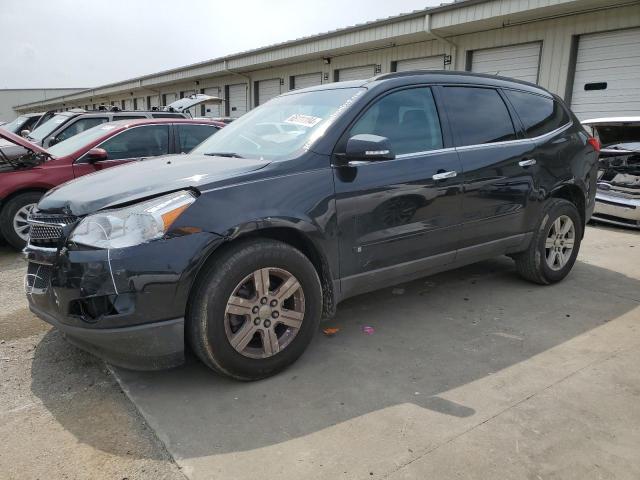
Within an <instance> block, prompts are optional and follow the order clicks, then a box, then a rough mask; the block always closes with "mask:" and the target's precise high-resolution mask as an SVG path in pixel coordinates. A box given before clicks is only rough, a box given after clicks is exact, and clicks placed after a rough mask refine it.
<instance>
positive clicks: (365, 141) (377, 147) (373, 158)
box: [344, 133, 396, 162]
mask: <svg viewBox="0 0 640 480" xmlns="http://www.w3.org/2000/svg"><path fill="white" fill-rule="evenodd" d="M344 157H345V159H346V160H348V161H351V160H360V161H365V162H377V161H381V160H393V159H394V158H396V155H395V154H394V153H393V152H392V151H391V142H390V141H389V139H388V138H386V137H381V136H379V135H370V134H366V133H361V134H359V135H354V136H353V137H351V138H350V139H349V140H347V148H346V151H345V153H344Z"/></svg>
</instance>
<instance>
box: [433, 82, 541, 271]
mask: <svg viewBox="0 0 640 480" xmlns="http://www.w3.org/2000/svg"><path fill="white" fill-rule="evenodd" d="M442 93H443V98H444V102H445V104H446V105H447V114H448V116H449V121H450V124H451V130H452V132H453V135H454V138H455V142H456V149H457V151H458V154H459V156H460V161H461V162H462V170H463V172H464V200H463V212H464V213H463V221H464V224H463V226H462V229H461V238H460V251H459V252H458V253H459V255H458V258H457V260H459V261H464V258H462V257H464V255H465V253H466V254H468V255H470V256H471V257H474V256H477V254H478V250H477V249H478V248H482V246H483V245H484V246H485V247H486V248H488V249H489V250H492V249H493V248H494V247H495V249H496V250H497V251H500V250H504V249H505V248H506V249H508V248H509V242H512V243H513V244H514V245H517V244H518V242H519V241H521V240H522V239H521V238H520V236H521V235H522V234H524V233H525V232H526V231H527V226H526V223H525V222H526V216H525V207H526V206H527V203H528V202H529V201H530V196H531V192H532V190H533V184H534V178H533V176H534V172H536V171H537V169H536V168H535V158H534V157H535V144H534V143H533V142H532V141H530V140H526V139H524V138H522V136H521V133H520V130H521V129H520V128H519V127H518V128H515V127H514V123H515V125H519V124H518V123H517V119H516V118H515V117H514V118H513V119H512V117H511V114H510V112H509V109H508V107H507V104H506V102H505V101H504V99H503V97H502V96H501V95H500V93H499V92H498V90H496V89H493V88H482V87H466V86H452V87H442ZM470 106H473V110H472V111H470V109H469V108H470ZM516 131H518V133H516Z"/></svg>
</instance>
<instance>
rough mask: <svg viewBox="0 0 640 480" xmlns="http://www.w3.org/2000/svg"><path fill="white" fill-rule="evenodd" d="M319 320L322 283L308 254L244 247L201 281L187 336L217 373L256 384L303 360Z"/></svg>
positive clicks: (275, 246)
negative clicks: (255, 381) (300, 358)
mask: <svg viewBox="0 0 640 480" xmlns="http://www.w3.org/2000/svg"><path fill="white" fill-rule="evenodd" d="M321 314H322V288H321V285H320V279H319V278H318V274H317V272H316V270H315V268H314V266H313V264H312V263H311V262H310V261H309V259H308V258H307V257H306V256H305V255H304V254H302V253H301V252H300V251H298V250H296V249H295V248H293V247H291V246H289V245H287V244H286V243H283V242H279V241H275V240H268V239H255V240H248V241H240V242H239V243H238V244H236V245H231V246H230V247H229V248H227V249H226V250H225V251H223V252H222V253H221V254H220V255H218V256H216V257H214V258H213V259H212V260H211V261H209V262H208V263H207V265H205V267H204V269H203V271H202V272H201V274H200V275H199V278H198V280H197V282H196V284H195V285H194V289H193V293H192V296H191V301H190V306H189V309H188V312H187V327H186V328H187V336H188V339H189V343H190V344H191V347H192V349H193V351H194V352H195V353H196V355H197V356H198V357H199V358H200V359H201V360H202V361H203V362H204V363H205V364H206V365H207V366H209V367H210V368H212V369H213V370H215V371H217V372H218V373H221V374H223V375H226V376H229V377H233V378H236V379H239V380H258V379H261V378H265V377H268V376H271V375H274V374H276V373H277V372H279V371H281V370H283V369H284V368H286V367H288V366H289V365H291V364H292V363H293V362H295V361H296V360H297V359H298V357H299V356H300V355H302V353H303V352H304V350H305V349H306V347H307V346H308V345H309V342H310V341H311V339H312V337H313V335H314V333H315V332H316V330H317V329H318V325H319V322H320V317H321Z"/></svg>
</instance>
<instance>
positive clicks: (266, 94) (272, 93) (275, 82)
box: [258, 78, 281, 105]
mask: <svg viewBox="0 0 640 480" xmlns="http://www.w3.org/2000/svg"><path fill="white" fill-rule="evenodd" d="M280 93H281V92H280V79H279V78H273V79H271V80H260V81H259V82H258V105H262V104H263V103H266V102H268V101H269V100H271V99H272V98H275V97H277V96H278V95H280Z"/></svg>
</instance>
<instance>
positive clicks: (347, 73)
mask: <svg viewBox="0 0 640 480" xmlns="http://www.w3.org/2000/svg"><path fill="white" fill-rule="evenodd" d="M373 72H374V67H373V65H365V66H364V67H352V68H341V69H340V70H338V78H337V81H338V82H346V81H347V80H366V79H367V78H371V77H373V75H374V73H373Z"/></svg>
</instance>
